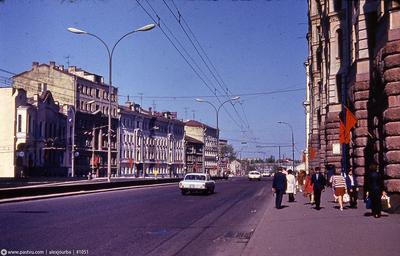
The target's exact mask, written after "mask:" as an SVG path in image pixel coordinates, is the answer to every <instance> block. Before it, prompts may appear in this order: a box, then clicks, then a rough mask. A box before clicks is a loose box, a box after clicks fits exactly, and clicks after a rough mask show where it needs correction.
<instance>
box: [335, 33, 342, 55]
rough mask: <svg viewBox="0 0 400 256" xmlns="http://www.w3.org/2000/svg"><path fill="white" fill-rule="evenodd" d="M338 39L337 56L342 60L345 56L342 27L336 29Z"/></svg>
mask: <svg viewBox="0 0 400 256" xmlns="http://www.w3.org/2000/svg"><path fill="white" fill-rule="evenodd" d="M336 40H337V55H336V58H337V59H340V60H341V59H342V57H343V35H342V30H341V29H338V30H336Z"/></svg>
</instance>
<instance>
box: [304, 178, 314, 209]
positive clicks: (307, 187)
mask: <svg viewBox="0 0 400 256" xmlns="http://www.w3.org/2000/svg"><path fill="white" fill-rule="evenodd" d="M304 196H305V197H308V200H310V204H314V189H313V185H312V182H311V175H310V173H307V175H306V178H305V182H304Z"/></svg>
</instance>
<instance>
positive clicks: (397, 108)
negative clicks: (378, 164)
mask: <svg viewBox="0 0 400 256" xmlns="http://www.w3.org/2000/svg"><path fill="white" fill-rule="evenodd" d="M376 62H378V63H381V65H379V66H377V67H378V68H381V70H382V71H383V72H382V77H383V84H384V92H383V93H384V95H385V97H386V98H387V106H386V108H385V109H384V110H383V115H382V117H383V132H384V140H383V148H382V151H383V152H385V157H384V163H385V167H384V173H385V175H386V178H387V179H386V180H385V186H386V188H387V190H388V191H389V192H400V40H397V41H392V42H389V43H388V44H387V45H386V46H385V47H384V48H383V49H382V54H379V55H378V57H377V60H376ZM382 65H383V68H382Z"/></svg>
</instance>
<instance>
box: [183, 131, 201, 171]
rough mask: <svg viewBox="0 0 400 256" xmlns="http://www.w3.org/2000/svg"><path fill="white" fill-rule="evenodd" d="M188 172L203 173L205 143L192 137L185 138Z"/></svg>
mask: <svg viewBox="0 0 400 256" xmlns="http://www.w3.org/2000/svg"><path fill="white" fill-rule="evenodd" d="M185 145H186V146H185V152H186V155H185V158H186V161H185V163H186V172H187V173H189V172H203V170H204V169H203V168H204V167H203V156H204V155H203V150H204V143H203V142H201V141H200V140H196V139H195V138H192V137H190V136H187V135H186V136H185Z"/></svg>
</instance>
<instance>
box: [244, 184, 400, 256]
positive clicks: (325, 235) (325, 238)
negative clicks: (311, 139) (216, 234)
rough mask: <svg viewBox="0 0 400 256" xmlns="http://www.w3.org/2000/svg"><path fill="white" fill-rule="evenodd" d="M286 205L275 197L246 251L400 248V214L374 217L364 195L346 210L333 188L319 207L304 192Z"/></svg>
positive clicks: (381, 251)
mask: <svg viewBox="0 0 400 256" xmlns="http://www.w3.org/2000/svg"><path fill="white" fill-rule="evenodd" d="M283 205H284V206H285V207H284V208H283V209H280V210H278V209H275V208H274V201H273V200H271V201H270V202H269V205H268V208H267V210H266V212H265V213H264V216H263V218H262V220H261V222H260V223H259V225H258V226H257V228H256V231H255V232H254V234H253V236H252V238H251V239H250V241H249V243H248V245H247V246H246V248H245V250H244V251H243V253H242V255H252V256H253V255H280V256H281V255H291V256H295V255H304V256H312V255H318V256H321V255H332V256H337V255H364V256H365V255H371V256H372V255H374V256H375V255H382V256H385V255H387V256H393V255H397V254H398V252H399V251H400V243H399V240H398V238H399V235H400V214H390V215H389V214H387V213H383V216H382V217H381V218H378V219H375V218H373V217H372V216H370V210H367V209H365V205H364V203H363V201H362V200H359V201H358V208H357V209H351V208H348V207H345V209H344V210H343V211H342V212H341V211H340V210H339V208H338V204H337V203H335V202H334V201H333V191H332V190H331V189H330V188H328V189H326V190H325V192H324V193H323V194H322V199H321V207H322V209H321V210H319V211H317V210H315V209H314V206H312V205H310V204H308V202H307V200H306V198H305V197H303V195H302V194H297V195H296V202H294V203H288V202H287V196H286V195H285V196H284V202H283Z"/></svg>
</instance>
